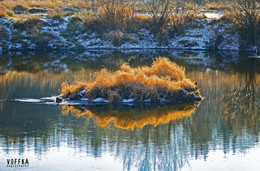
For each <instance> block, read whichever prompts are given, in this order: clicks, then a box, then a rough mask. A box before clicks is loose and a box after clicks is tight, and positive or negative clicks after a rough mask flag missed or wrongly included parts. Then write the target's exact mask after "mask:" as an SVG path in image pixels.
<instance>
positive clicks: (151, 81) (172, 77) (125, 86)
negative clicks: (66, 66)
mask: <svg viewBox="0 0 260 171" xmlns="http://www.w3.org/2000/svg"><path fill="white" fill-rule="evenodd" d="M85 88H86V89H87V91H86V93H85V94H84V96H85V97H87V98H90V99H94V98H97V97H103V98H106V99H108V100H110V101H121V100H122V99H124V98H136V99H139V100H143V99H151V100H152V101H153V102H155V101H156V99H158V98H168V97H173V96H175V94H176V93H177V92H178V91H180V90H181V89H185V88H188V89H189V88H192V89H195V88H196V85H195V83H193V82H192V81H191V80H190V79H188V78H187V77H186V75H185V70H184V68H182V67H180V66H178V65H177V64H175V63H174V62H171V61H170V60H169V59H167V58H157V59H156V60H155V61H154V63H153V64H152V66H151V67H147V66H144V67H138V68H132V67H130V66H129V65H128V64H123V65H122V66H121V69H120V70H118V71H116V72H110V71H108V70H107V69H103V70H101V71H100V72H97V73H95V74H94V78H93V80H92V81H89V82H86V81H78V82H75V83H74V84H71V85H68V84H67V83H63V84H62V88H61V89H62V90H61V92H62V93H63V94H64V97H65V98H67V97H68V98H71V99H77V98H78V97H77V95H78V93H79V92H80V91H82V90H83V89H85ZM196 93H198V92H196ZM186 95H187V96H189V95H188V94H184V95H183V98H185V97H186ZM177 96H181V95H177ZM184 96H185V97H184ZM187 98H188V97H187ZM169 100H170V99H169Z"/></svg>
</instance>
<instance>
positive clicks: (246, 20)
mask: <svg viewBox="0 0 260 171" xmlns="http://www.w3.org/2000/svg"><path fill="white" fill-rule="evenodd" d="M222 3H223V4H224V5H225V6H227V7H228V8H230V9H231V10H229V11H227V13H228V14H229V15H231V17H232V20H233V22H235V23H236V24H237V25H238V26H239V29H240V35H241V36H242V38H243V39H245V40H246V41H250V42H252V43H254V44H256V43H257V41H258V40H259V35H258V33H259V31H260V30H259V27H258V26H257V22H258V21H257V19H258V17H260V15H259V11H258V8H259V7H258V6H259V3H260V0H232V1H222Z"/></svg>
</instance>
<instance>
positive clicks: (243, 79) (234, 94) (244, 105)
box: [223, 59, 260, 135]
mask: <svg viewBox="0 0 260 171" xmlns="http://www.w3.org/2000/svg"><path fill="white" fill-rule="evenodd" d="M258 69H259V61H258V60H255V59H249V61H248V62H246V63H245V64H244V65H243V67H242V68H241V71H244V72H241V73H239V74H237V75H236V77H235V78H234V80H232V82H233V84H237V85H238V86H237V88H236V89H231V93H228V94H226V96H224V98H223V101H224V103H223V106H224V109H225V111H224V114H225V115H224V119H225V122H226V124H227V125H228V124H230V125H232V127H233V128H234V130H236V132H238V131H241V130H242V128H245V127H246V128H247V129H250V130H251V131H252V133H254V134H255V135H257V134H258V133H259V132H260V128H259V126H258V123H259V122H260V116H259V112H260V103H259V101H260V93H259V84H260V79H259V74H257V70H258Z"/></svg>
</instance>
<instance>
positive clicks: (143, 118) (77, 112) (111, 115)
mask: <svg viewBox="0 0 260 171" xmlns="http://www.w3.org/2000/svg"><path fill="white" fill-rule="evenodd" d="M196 106H197V105H190V106H186V107H185V108H184V107H178V106H163V107H159V108H154V109H149V110H124V111H106V112H105V111H98V110H91V109H90V110H82V109H81V108H78V107H77V106H65V105H64V106H61V112H62V115H64V116H67V115H68V114H69V113H71V114H72V115H73V116H75V117H85V118H87V119H89V118H93V119H94V121H95V123H96V124H97V125H98V126H100V127H102V128H107V127H108V126H109V125H110V124H111V123H113V124H114V126H115V127H116V128H120V129H129V130H134V129H135V128H141V129H142V128H143V127H145V126H146V125H153V126H154V127H156V126H158V125H159V124H167V123H169V122H170V121H176V120H181V119H184V118H187V117H190V116H191V115H192V114H194V112H195V110H196Z"/></svg>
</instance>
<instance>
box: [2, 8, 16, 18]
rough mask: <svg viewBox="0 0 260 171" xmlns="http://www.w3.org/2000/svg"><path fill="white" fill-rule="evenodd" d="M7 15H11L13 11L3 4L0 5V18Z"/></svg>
mask: <svg viewBox="0 0 260 171" xmlns="http://www.w3.org/2000/svg"><path fill="white" fill-rule="evenodd" d="M9 16H13V12H12V11H10V10H8V9H7V8H5V7H3V6H0V18H7V17H9Z"/></svg>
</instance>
